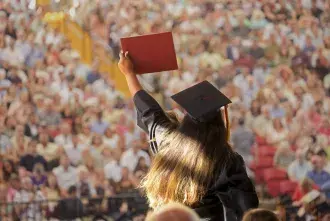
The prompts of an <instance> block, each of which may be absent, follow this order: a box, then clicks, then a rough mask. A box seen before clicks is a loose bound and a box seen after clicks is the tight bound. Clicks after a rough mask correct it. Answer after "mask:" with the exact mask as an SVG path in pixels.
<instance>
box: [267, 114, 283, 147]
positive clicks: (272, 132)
mask: <svg viewBox="0 0 330 221" xmlns="http://www.w3.org/2000/svg"><path fill="white" fill-rule="evenodd" d="M266 130H267V132H266V140H267V143H268V144H271V145H275V146H276V145H278V144H280V143H281V142H282V141H285V140H286V139H287V136H288V133H289V131H288V130H287V129H286V128H285V127H284V125H283V124H282V122H281V120H280V119H278V118H276V119H273V123H272V125H270V127H269V128H268V129H266Z"/></svg>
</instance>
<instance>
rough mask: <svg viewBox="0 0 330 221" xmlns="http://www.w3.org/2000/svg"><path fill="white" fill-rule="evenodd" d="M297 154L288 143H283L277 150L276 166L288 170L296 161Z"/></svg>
mask: <svg viewBox="0 0 330 221" xmlns="http://www.w3.org/2000/svg"><path fill="white" fill-rule="evenodd" d="M294 159H295V154H294V152H293V151H292V150H291V148H290V145H289V143H288V142H282V143H281V144H280V145H279V147H278V149H277V150H276V153H275V156H274V166H276V167H278V168H281V169H283V170H287V168H288V167H289V165H290V164H291V163H292V161H294Z"/></svg>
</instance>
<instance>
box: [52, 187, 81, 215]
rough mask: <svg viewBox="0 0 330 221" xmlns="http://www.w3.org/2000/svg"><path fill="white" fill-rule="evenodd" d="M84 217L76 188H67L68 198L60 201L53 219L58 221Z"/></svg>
mask: <svg viewBox="0 0 330 221" xmlns="http://www.w3.org/2000/svg"><path fill="white" fill-rule="evenodd" d="M83 215H84V207H83V204H82V202H81V200H80V199H79V198H78V192H77V187H76V186H70V187H69V188H68V198H66V199H62V200H60V202H59V203H58V205H57V206H56V208H55V211H54V213H53V217H55V218H57V219H60V220H73V219H77V218H82V217H83Z"/></svg>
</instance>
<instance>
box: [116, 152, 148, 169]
mask: <svg viewBox="0 0 330 221" xmlns="http://www.w3.org/2000/svg"><path fill="white" fill-rule="evenodd" d="M140 157H143V158H144V159H145V160H146V164H147V165H150V157H149V155H148V154H147V153H146V152H144V151H142V150H139V151H138V152H137V153H136V154H135V153H134V151H133V149H132V148H130V149H128V150H126V151H125V152H124V153H123V155H122V157H121V159H120V165H121V166H122V167H127V168H128V169H129V170H130V171H131V172H133V171H134V170H135V168H136V166H137V164H138V161H139V158H140Z"/></svg>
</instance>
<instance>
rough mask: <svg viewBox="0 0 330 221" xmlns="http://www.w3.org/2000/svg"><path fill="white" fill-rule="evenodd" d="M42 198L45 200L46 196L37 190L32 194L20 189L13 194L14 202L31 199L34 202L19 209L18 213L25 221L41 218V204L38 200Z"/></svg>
mask: <svg viewBox="0 0 330 221" xmlns="http://www.w3.org/2000/svg"><path fill="white" fill-rule="evenodd" d="M44 200H46V198H45V197H44V195H43V194H42V193H41V191H37V192H36V194H33V193H32V192H29V191H26V190H21V191H17V192H16V193H15V196H14V202H15V203H29V202H31V201H33V202H34V203H29V204H28V206H27V208H26V209H25V210H23V211H21V214H19V216H20V217H24V220H27V221H35V220H42V214H41V208H40V207H41V205H40V204H39V203H38V202H41V201H44ZM22 205H23V204H22Z"/></svg>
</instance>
